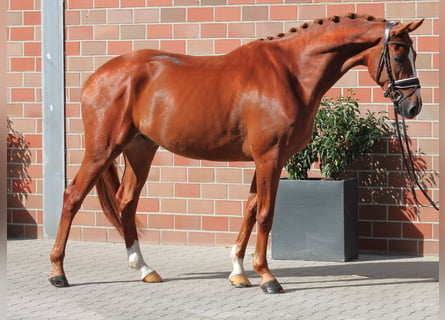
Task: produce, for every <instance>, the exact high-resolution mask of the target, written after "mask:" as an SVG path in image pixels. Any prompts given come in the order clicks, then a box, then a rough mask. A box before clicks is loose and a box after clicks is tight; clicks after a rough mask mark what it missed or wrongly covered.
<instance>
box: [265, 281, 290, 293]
mask: <svg viewBox="0 0 445 320" xmlns="http://www.w3.org/2000/svg"><path fill="white" fill-rule="evenodd" d="M260 288H261V289H262V290H263V292H264V293H283V292H284V289H283V287H282V286H281V285H280V283H279V282H278V280H277V279H274V280H272V281H269V282H265V283H263V284H262V285H260Z"/></svg>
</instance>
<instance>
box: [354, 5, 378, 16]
mask: <svg viewBox="0 0 445 320" xmlns="http://www.w3.org/2000/svg"><path fill="white" fill-rule="evenodd" d="M356 7H357V12H359V13H366V14H369V15H371V16H374V17H376V18H382V17H384V16H385V4H384V3H356ZM354 11H355V10H354ZM351 12H353V11H351Z"/></svg>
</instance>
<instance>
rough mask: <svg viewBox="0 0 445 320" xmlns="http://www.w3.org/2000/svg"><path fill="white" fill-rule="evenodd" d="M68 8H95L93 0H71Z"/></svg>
mask: <svg viewBox="0 0 445 320" xmlns="http://www.w3.org/2000/svg"><path fill="white" fill-rule="evenodd" d="M66 7H67V9H88V8H93V0H69V1H68V3H67V5H66Z"/></svg>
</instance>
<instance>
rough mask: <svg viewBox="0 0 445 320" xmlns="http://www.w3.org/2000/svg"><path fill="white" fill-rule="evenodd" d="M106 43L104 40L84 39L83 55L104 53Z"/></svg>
mask: <svg viewBox="0 0 445 320" xmlns="http://www.w3.org/2000/svg"><path fill="white" fill-rule="evenodd" d="M106 45H107V44H106V43H105V42H104V41H83V42H82V55H104V54H105V53H106Z"/></svg>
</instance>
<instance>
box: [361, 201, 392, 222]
mask: <svg viewBox="0 0 445 320" xmlns="http://www.w3.org/2000/svg"><path fill="white" fill-rule="evenodd" d="M358 208H359V211H358V212H359V219H361V220H386V218H387V214H386V211H387V207H386V206H377V205H363V204H361V205H359V207H358Z"/></svg>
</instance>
